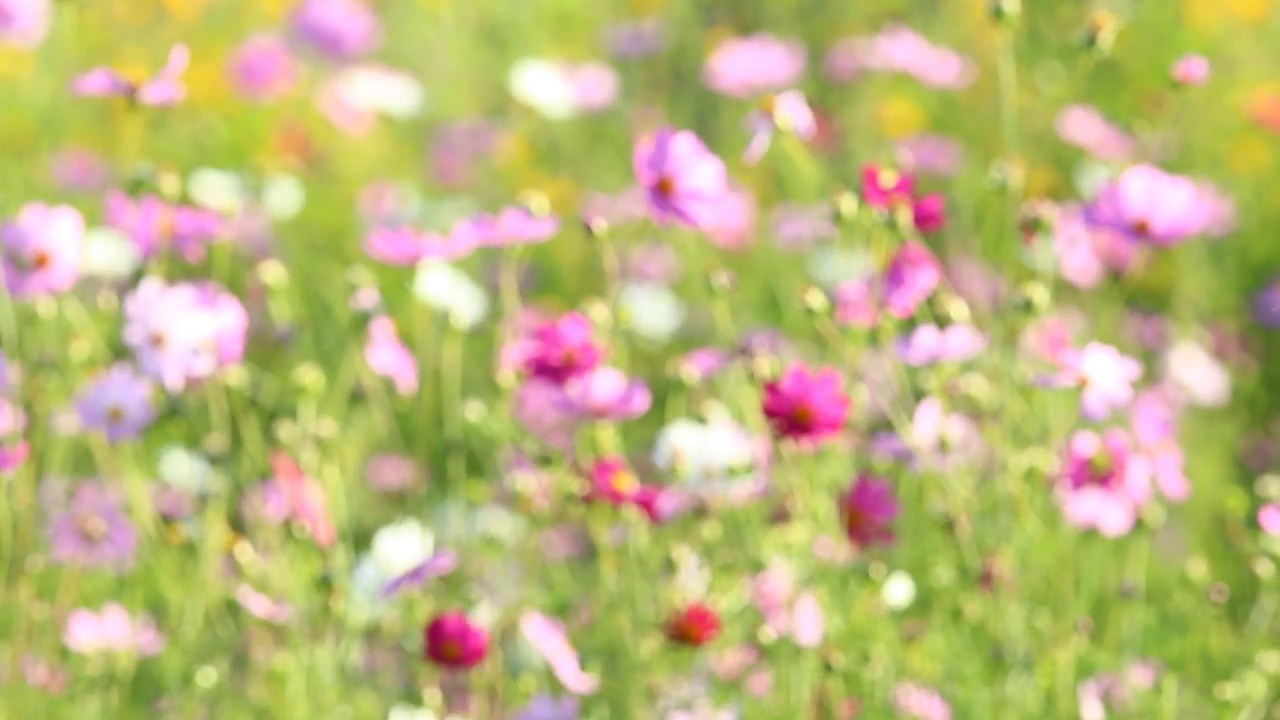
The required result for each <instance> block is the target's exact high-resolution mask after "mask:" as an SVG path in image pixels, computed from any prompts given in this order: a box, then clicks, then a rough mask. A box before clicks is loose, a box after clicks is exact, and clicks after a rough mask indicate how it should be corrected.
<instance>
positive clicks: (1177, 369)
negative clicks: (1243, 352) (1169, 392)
mask: <svg viewBox="0 0 1280 720" xmlns="http://www.w3.org/2000/svg"><path fill="white" fill-rule="evenodd" d="M1164 374H1165V377H1166V378H1167V379H1168V381H1169V383H1170V384H1171V385H1172V386H1173V387H1174V388H1175V389H1176V390H1177V392H1178V394H1179V395H1180V396H1181V397H1183V398H1185V399H1186V400H1188V401H1189V402H1191V403H1193V404H1195V405H1199V406H1201V407H1210V408H1219V407H1224V406H1225V405H1226V404H1227V403H1229V402H1231V372H1230V371H1228V370H1227V368H1226V367H1224V366H1223V364H1222V362H1221V361H1219V360H1218V359H1217V358H1215V357H1214V356H1213V355H1212V354H1210V353H1209V351H1208V350H1205V349H1204V347H1202V346H1201V345H1200V344H1199V343H1196V342H1193V341H1191V340H1179V341H1178V342H1176V343H1174V344H1173V347H1171V348H1169V350H1168V352H1166V353H1165V356H1164Z"/></svg>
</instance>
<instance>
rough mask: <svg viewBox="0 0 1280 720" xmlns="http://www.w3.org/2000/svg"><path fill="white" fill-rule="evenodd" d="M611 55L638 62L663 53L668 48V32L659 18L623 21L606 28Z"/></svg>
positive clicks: (607, 44) (606, 39) (606, 40)
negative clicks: (640, 59)
mask: <svg viewBox="0 0 1280 720" xmlns="http://www.w3.org/2000/svg"><path fill="white" fill-rule="evenodd" d="M604 35H605V37H604V40H605V45H606V46H607V47H608V48H609V53H610V54H611V55H613V56H614V57H616V58H619V59H623V60H636V59H639V58H642V57H646V56H648V55H653V54H655V53H658V52H661V51H662V50H663V49H664V48H665V47H666V46H667V36H666V32H665V31H664V30H663V27H662V21H661V19H659V18H645V19H642V20H623V21H619V22H616V23H614V24H612V25H610V26H608V27H607V28H605V33H604Z"/></svg>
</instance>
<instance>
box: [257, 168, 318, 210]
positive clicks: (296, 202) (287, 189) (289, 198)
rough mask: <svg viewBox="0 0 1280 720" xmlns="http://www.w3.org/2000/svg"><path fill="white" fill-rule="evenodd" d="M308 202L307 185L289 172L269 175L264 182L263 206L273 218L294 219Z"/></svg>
mask: <svg viewBox="0 0 1280 720" xmlns="http://www.w3.org/2000/svg"><path fill="white" fill-rule="evenodd" d="M306 204H307V186H306V185H303V184H302V181H301V180H299V179H298V178H297V177H296V176H293V175H290V174H288V173H275V174H272V175H268V176H267V178H266V180H265V181H264V182H263V184H262V207H263V209H264V210H266V211H267V215H270V216H271V219H272V220H279V221H285V220H292V219H293V218H295V217H297V216H298V213H300V212H302V208H303V207H305V206H306Z"/></svg>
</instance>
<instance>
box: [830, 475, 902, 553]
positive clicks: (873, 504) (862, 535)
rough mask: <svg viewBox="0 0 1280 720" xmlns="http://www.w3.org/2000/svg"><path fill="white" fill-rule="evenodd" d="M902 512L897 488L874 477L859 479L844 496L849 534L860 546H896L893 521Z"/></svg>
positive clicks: (842, 512) (842, 510)
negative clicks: (896, 496) (895, 489)
mask: <svg viewBox="0 0 1280 720" xmlns="http://www.w3.org/2000/svg"><path fill="white" fill-rule="evenodd" d="M899 512H900V508H899V507H898V501H897V500H896V499H894V496H893V487H892V486H891V485H890V484H889V483H888V482H886V481H884V480H881V479H879V478H876V477H872V476H870V475H860V476H858V477H857V478H855V479H854V481H853V483H852V484H851V485H850V486H849V488H848V489H847V490H845V491H844V492H843V493H841V495H840V520H841V523H842V524H843V526H844V531H845V534H846V535H848V536H849V540H850V541H852V542H853V544H854V545H857V546H859V547H870V546H873V545H891V544H893V542H894V533H893V521H894V520H895V519H897V517H898V513H899Z"/></svg>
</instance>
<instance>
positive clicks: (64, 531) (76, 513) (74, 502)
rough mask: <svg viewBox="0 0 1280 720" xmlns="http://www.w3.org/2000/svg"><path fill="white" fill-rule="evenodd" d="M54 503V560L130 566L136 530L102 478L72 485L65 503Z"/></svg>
mask: <svg viewBox="0 0 1280 720" xmlns="http://www.w3.org/2000/svg"><path fill="white" fill-rule="evenodd" d="M45 482H46V484H51V483H56V482H57V481H51V480H46V481H45ZM49 489H51V490H52V489H53V487H52V486H50V488H49ZM54 505H56V506H57V507H52V508H50V510H51V511H52V512H51V516H50V520H49V545H50V547H51V549H52V557H53V561H54V562H56V563H59V564H63V565H76V566H79V567H83V568H103V569H107V570H111V571H114V572H123V571H125V570H128V569H130V568H131V567H133V562H134V557H135V555H136V554H137V549H138V533H137V531H136V530H135V529H134V526H133V523H131V522H130V521H129V518H128V516H127V515H125V513H124V511H123V510H122V509H121V508H120V505H119V502H118V500H117V499H116V498H115V497H114V496H113V494H112V493H111V492H110V491H109V490H108V489H107V488H106V486H105V485H104V484H103V483H102V482H100V481H89V482H86V483H84V484H82V485H80V486H79V487H77V488H76V489H75V492H74V493H73V494H72V496H71V499H70V501H69V502H67V503H65V507H62V505H64V503H57V502H56V501H55V503H54Z"/></svg>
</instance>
